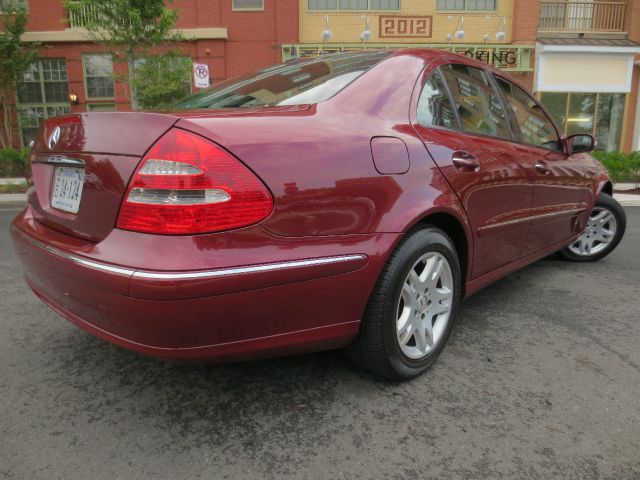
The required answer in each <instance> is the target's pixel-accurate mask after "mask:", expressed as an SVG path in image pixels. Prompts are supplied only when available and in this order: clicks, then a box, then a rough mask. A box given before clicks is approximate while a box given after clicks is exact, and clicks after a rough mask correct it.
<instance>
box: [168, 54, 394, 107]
mask: <svg viewBox="0 0 640 480" xmlns="http://www.w3.org/2000/svg"><path fill="white" fill-rule="evenodd" d="M390 53H391V52H389V51H374V52H358V53H349V54H335V55H327V56H324V57H318V58H313V59H304V60H294V61H289V62H287V63H285V64H282V65H274V66H272V67H268V68H265V69H264V70H259V71H257V72H254V73H252V74H250V75H246V76H243V77H238V78H234V79H231V80H227V81H226V82H222V83H220V84H219V85H216V86H213V87H210V88H207V89H205V90H202V91H200V92H198V93H195V94H193V95H191V96H189V97H187V98H186V99H184V100H182V101H180V102H179V103H177V104H176V105H175V107H176V108H178V109H190V108H240V107H266V106H274V105H301V104H305V103H318V102H323V101H324V100H327V99H329V98H331V97H332V96H333V95H335V94H336V93H338V92H339V91H340V90H342V89H343V88H344V87H346V86H347V85H348V84H349V83H351V82H353V81H354V80H355V79H356V78H358V77H359V76H360V75H362V74H363V73H364V72H366V71H367V70H368V69H370V68H371V67H372V66H374V65H375V64H376V63H378V62H380V61H381V60H382V59H384V58H385V57H387V56H388V55H390Z"/></svg>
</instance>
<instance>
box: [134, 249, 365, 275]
mask: <svg viewBox="0 0 640 480" xmlns="http://www.w3.org/2000/svg"><path fill="white" fill-rule="evenodd" d="M366 258H367V257H366V255H344V256H339V257H320V258H313V259H308V260H294V261H291V262H279V263H265V264H261V265H253V266H248V267H234V268H223V269H220V270H208V271H203V272H189V273H177V272H176V273H162V272H141V271H137V272H135V273H134V274H133V278H144V279H150V280H191V279H201V278H222V277H229V276H231V275H242V274H245V273H259V272H275V271H278V270H286V269H289V268H302V267H312V266H317V265H329V264H333V263H342V262H350V261H355V260H364V259H366Z"/></svg>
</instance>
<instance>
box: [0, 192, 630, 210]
mask: <svg viewBox="0 0 640 480" xmlns="http://www.w3.org/2000/svg"><path fill="white" fill-rule="evenodd" d="M613 198H615V199H616V200H617V201H618V202H620V205H622V206H624V207H640V195H625V194H619V193H618V194H615V195H614V196H613ZM26 201H27V194H26V193H0V204H16V205H17V206H21V205H23V204H25V203H26Z"/></svg>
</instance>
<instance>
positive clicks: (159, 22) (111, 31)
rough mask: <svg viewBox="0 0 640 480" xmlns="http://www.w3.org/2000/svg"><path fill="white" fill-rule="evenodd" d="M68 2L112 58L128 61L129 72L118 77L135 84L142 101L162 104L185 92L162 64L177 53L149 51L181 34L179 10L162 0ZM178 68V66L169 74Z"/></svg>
mask: <svg viewBox="0 0 640 480" xmlns="http://www.w3.org/2000/svg"><path fill="white" fill-rule="evenodd" d="M65 6H66V8H67V9H68V10H69V12H70V13H71V15H74V14H76V15H78V16H81V17H82V19H83V27H84V28H85V29H86V30H87V32H88V34H89V37H90V38H91V40H93V41H94V42H96V43H99V44H101V45H103V46H104V47H105V48H106V49H107V51H108V52H109V53H110V54H111V56H112V57H113V60H114V62H124V63H126V64H127V65H128V67H129V68H128V69H127V70H128V72H127V73H125V74H120V75H119V77H118V78H117V80H119V81H122V82H125V83H127V84H129V85H131V86H132V87H133V89H134V91H135V94H136V98H138V99H144V101H140V100H139V101H138V103H139V104H140V105H141V106H143V107H144V108H162V107H163V106H166V105H167V104H168V103H171V101H172V100H173V99H178V98H180V97H181V96H182V93H181V92H179V91H178V90H177V89H176V82H174V81H173V80H170V81H167V71H165V70H164V69H163V67H165V66H166V65H167V64H168V63H170V62H171V58H172V57H175V55H176V52H175V51H172V52H169V53H163V54H155V55H151V54H152V52H153V51H154V50H156V49H157V47H163V46H166V45H171V44H175V43H176V42H178V41H180V40H182V39H183V38H182V36H181V35H180V33H179V32H178V31H176V30H175V25H176V21H177V19H178V12H177V11H176V10H170V9H169V8H167V7H166V6H165V2H164V0H79V1H66V2H65ZM189 69H190V67H189ZM181 71H182V72H184V69H182V70H181ZM189 71H190V70H189ZM174 73H175V69H174V70H172V71H171V75H169V77H173V76H175V75H174ZM183 82H184V76H183ZM183 85H184V83H183Z"/></svg>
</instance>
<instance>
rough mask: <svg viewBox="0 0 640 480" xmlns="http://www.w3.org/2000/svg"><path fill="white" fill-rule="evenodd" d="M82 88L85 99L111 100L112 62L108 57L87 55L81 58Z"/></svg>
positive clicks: (113, 92)
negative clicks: (83, 88)
mask: <svg viewBox="0 0 640 480" xmlns="http://www.w3.org/2000/svg"><path fill="white" fill-rule="evenodd" d="M82 63H83V66H84V86H85V93H86V94H87V98H90V99H96V98H113V97H114V96H115V91H114V84H113V62H112V61H111V57H110V56H109V55H103V54H88V55H83V56H82Z"/></svg>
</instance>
